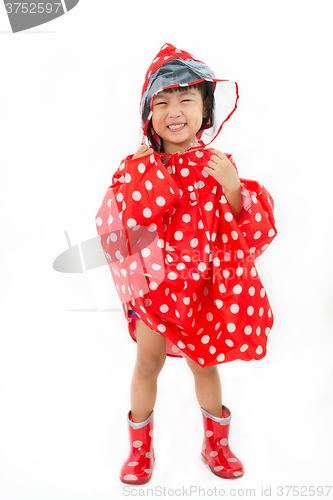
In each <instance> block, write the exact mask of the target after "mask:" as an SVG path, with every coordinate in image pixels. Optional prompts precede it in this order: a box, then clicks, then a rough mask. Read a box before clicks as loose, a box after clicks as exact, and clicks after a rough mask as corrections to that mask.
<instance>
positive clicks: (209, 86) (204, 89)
mask: <svg viewBox="0 0 333 500" xmlns="http://www.w3.org/2000/svg"><path fill="white" fill-rule="evenodd" d="M189 87H191V88H194V89H195V88H196V89H198V90H199V91H200V93H201V96H202V102H203V104H204V106H205V108H206V109H205V111H206V113H205V115H206V117H205V118H203V119H202V123H201V127H200V128H199V130H198V132H197V133H199V132H201V130H204V129H205V128H209V127H212V126H213V120H214V105H215V99H214V84H213V83H212V82H207V81H206V80H205V81H203V82H199V83H195V84H193V85H189ZM181 90H184V87H171V88H166V89H163V92H168V93H172V92H177V91H181ZM149 112H150V109H148V108H147V107H145V109H144V110H143V113H142V119H143V123H145V122H146V120H147V117H148V114H149ZM147 137H148V140H149V142H150V144H151V146H152V148H153V149H154V150H155V151H156V152H158V153H163V152H164V151H163V142H162V140H161V145H159V144H158V143H157V142H156V140H155V139H154V136H153V132H152V128H151V120H150V122H149V123H148V127H147Z"/></svg>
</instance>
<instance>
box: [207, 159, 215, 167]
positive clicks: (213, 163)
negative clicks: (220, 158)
mask: <svg viewBox="0 0 333 500" xmlns="http://www.w3.org/2000/svg"><path fill="white" fill-rule="evenodd" d="M207 165H208V166H209V167H210V168H213V169H214V168H216V167H217V163H215V161H212V160H209V161H208V162H207Z"/></svg>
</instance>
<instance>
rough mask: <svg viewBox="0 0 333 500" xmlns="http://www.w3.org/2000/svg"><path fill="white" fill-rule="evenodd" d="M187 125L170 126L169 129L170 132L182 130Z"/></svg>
mask: <svg viewBox="0 0 333 500" xmlns="http://www.w3.org/2000/svg"><path fill="white" fill-rule="evenodd" d="M185 125H186V123H179V125H168V128H169V129H170V130H179V129H180V128H183V127H184V126H185Z"/></svg>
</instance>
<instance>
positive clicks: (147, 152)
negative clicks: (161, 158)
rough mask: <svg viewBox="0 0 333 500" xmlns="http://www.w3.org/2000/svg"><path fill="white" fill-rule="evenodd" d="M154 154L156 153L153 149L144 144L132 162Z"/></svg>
mask: <svg viewBox="0 0 333 500" xmlns="http://www.w3.org/2000/svg"><path fill="white" fill-rule="evenodd" d="M153 153H154V150H153V148H148V146H146V144H142V145H141V146H140V147H139V149H138V150H137V152H136V153H135V154H134V155H133V158H132V160H135V158H141V156H147V155H151V154H153Z"/></svg>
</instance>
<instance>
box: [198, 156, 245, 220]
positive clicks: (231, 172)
mask: <svg viewBox="0 0 333 500" xmlns="http://www.w3.org/2000/svg"><path fill="white" fill-rule="evenodd" d="M213 151H214V153H215V154H213V155H212V156H211V157H210V160H209V162H208V163H207V165H208V166H207V167H204V170H205V171H206V172H207V173H208V174H210V175H211V176H212V177H214V179H216V180H217V182H218V183H219V184H221V186H223V187H224V196H225V197H226V199H227V201H228V203H229V206H230V208H231V211H232V213H233V215H234V217H235V219H236V221H237V222H238V221H239V220H240V217H241V214H242V210H243V205H242V198H241V183H240V180H239V177H238V175H237V172H236V169H235V168H234V166H233V164H232V163H231V161H229V160H228V158H227V157H226V155H225V154H224V153H222V152H221V151H218V150H217V149H214V150H213Z"/></svg>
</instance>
